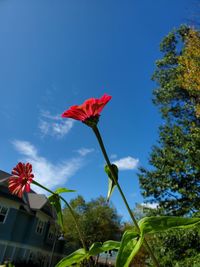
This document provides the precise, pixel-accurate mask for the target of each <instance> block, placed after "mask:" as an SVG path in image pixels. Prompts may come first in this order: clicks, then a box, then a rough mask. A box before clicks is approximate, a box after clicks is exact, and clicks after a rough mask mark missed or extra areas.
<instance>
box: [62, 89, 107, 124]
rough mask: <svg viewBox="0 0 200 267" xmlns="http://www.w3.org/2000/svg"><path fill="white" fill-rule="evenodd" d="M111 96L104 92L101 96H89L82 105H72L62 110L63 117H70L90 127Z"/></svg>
mask: <svg viewBox="0 0 200 267" xmlns="http://www.w3.org/2000/svg"><path fill="white" fill-rule="evenodd" d="M111 98H112V97H111V96H109V95H107V94H104V95H103V96H102V97H101V98H99V99H98V98H90V99H88V100H86V101H85V102H84V103H83V104H82V105H79V106H77V105H76V106H72V107H70V108H69V109H68V110H66V111H65V112H63V114H62V117H63V118H72V119H75V120H78V121H82V122H83V123H85V124H87V125H88V126H90V127H94V126H96V125H97V123H98V121H99V116H100V113H101V111H102V109H103V108H104V107H105V105H106V104H107V103H108V102H109V101H110V99H111Z"/></svg>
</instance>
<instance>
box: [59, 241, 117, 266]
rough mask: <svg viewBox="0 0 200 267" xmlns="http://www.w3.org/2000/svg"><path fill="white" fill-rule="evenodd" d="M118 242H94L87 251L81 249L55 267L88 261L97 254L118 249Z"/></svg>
mask: <svg viewBox="0 0 200 267" xmlns="http://www.w3.org/2000/svg"><path fill="white" fill-rule="evenodd" d="M119 246H120V242H117V241H113V240H109V241H106V242H104V243H103V244H102V243H100V242H96V243H94V244H92V246H91V247H90V248H89V250H88V251H85V250H84V249H83V248H81V249H78V250H76V251H74V252H73V253H71V254H70V255H68V256H67V257H65V258H63V259H62V260H61V261H60V262H59V263H58V264H57V265H56V267H67V266H71V265H72V264H78V263H80V262H82V261H84V260H88V259H89V258H90V257H91V256H95V255H97V254H99V253H102V252H105V251H109V250H114V249H119Z"/></svg>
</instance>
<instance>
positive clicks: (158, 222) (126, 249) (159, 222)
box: [116, 216, 200, 267]
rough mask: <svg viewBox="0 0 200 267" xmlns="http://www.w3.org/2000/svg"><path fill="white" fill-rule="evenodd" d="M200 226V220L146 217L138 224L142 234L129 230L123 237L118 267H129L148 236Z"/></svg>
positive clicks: (117, 262)
mask: <svg viewBox="0 0 200 267" xmlns="http://www.w3.org/2000/svg"><path fill="white" fill-rule="evenodd" d="M197 224H200V218H180V217H172V216H159V217H158V216H153V217H145V218H143V219H141V220H140V221H139V223H138V225H139V228H140V233H137V232H136V231H135V230H134V229H132V230H127V231H126V232H125V233H124V234H123V237H122V241H121V245H120V249H119V253H118V256H117V261H116V267H120V266H124V267H128V266H129V265H130V263H131V262H132V260H133V258H134V257H135V256H136V254H137V253H138V252H139V250H140V248H141V247H142V245H143V241H144V238H145V236H146V235H147V234H155V233H158V232H164V231H166V230H169V229H173V228H180V229H187V228H191V227H194V226H195V225H197Z"/></svg>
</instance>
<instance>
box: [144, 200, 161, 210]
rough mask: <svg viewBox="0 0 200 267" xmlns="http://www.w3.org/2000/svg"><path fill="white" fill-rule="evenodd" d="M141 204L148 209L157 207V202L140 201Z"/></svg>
mask: <svg viewBox="0 0 200 267" xmlns="http://www.w3.org/2000/svg"><path fill="white" fill-rule="evenodd" d="M141 206H143V207H145V208H149V209H157V208H158V206H159V204H158V203H148V202H147V203H142V204H141Z"/></svg>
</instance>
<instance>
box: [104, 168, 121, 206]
mask: <svg viewBox="0 0 200 267" xmlns="http://www.w3.org/2000/svg"><path fill="white" fill-rule="evenodd" d="M112 169H113V171H114V173H115V177H116V180H117V181H118V167H117V166H116V165H115V164H112ZM104 170H105V172H106V173H107V175H108V195H107V201H109V200H110V197H111V195H112V192H113V190H114V187H115V182H114V180H113V177H112V174H111V171H110V168H109V166H108V165H106V166H105V168H104Z"/></svg>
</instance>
